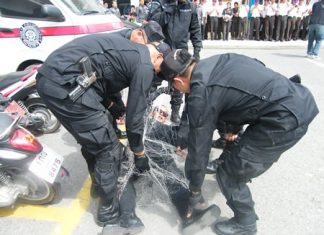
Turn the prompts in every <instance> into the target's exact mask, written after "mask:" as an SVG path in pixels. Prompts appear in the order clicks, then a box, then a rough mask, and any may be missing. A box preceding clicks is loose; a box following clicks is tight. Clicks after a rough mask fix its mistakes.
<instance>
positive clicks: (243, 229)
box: [215, 218, 257, 235]
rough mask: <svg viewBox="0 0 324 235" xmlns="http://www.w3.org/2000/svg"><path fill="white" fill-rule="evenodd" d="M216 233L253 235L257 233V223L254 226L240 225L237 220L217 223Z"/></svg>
mask: <svg viewBox="0 0 324 235" xmlns="http://www.w3.org/2000/svg"><path fill="white" fill-rule="evenodd" d="M215 232H216V234H218V235H253V234H256V232H257V226H256V222H254V223H252V224H246V225H245V224H244V225H243V224H239V223H238V222H237V221H236V220H235V218H231V219H229V220H225V221H221V222H217V223H216V224H215Z"/></svg>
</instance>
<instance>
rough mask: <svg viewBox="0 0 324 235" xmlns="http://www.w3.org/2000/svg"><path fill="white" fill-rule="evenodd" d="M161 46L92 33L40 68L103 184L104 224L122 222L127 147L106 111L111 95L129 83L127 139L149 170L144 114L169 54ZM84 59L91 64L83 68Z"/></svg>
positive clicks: (46, 90) (48, 99)
mask: <svg viewBox="0 0 324 235" xmlns="http://www.w3.org/2000/svg"><path fill="white" fill-rule="evenodd" d="M158 46H159V43H156V44H153V43H152V44H147V45H141V44H137V43H132V42H130V41H129V40H127V39H125V38H123V37H121V36H120V35H116V34H94V35H89V36H84V37H80V38H77V39H74V40H73V41H71V42H69V43H67V44H65V45H64V46H62V47H60V48H58V49H57V50H55V51H54V52H53V53H52V54H50V55H49V57H48V58H47V59H46V61H45V62H44V64H43V65H42V67H41V68H40V69H39V70H38V74H37V77H36V80H37V90H38V93H39V95H40V96H41V97H42V99H43V100H44V102H45V103H46V105H47V106H48V108H49V109H50V110H51V111H52V112H53V113H54V115H55V116H56V117H57V119H58V120H59V121H60V122H61V123H62V125H63V126H64V127H65V128H66V129H67V131H69V132H70V133H71V134H72V136H73V137H74V138H75V139H76V140H77V142H78V143H79V144H80V145H81V152H82V155H83V156H84V158H85V159H86V161H87V163H88V169H89V172H90V175H92V176H93V177H92V178H93V180H94V181H95V183H96V184H97V185H98V186H99V196H100V203H99V207H98V213H97V218H96V222H97V223H98V225H100V226H105V225H111V224H118V223H119V215H120V212H119V203H118V199H117V198H116V185H117V176H118V169H119V162H120V157H121V153H122V149H123V147H122V145H121V144H120V143H119V141H118V139H117V136H116V133H115V131H114V129H113V127H112V124H111V123H110V121H109V119H108V115H106V112H107V111H106V108H107V99H108V96H109V95H111V94H114V93H117V92H119V91H121V90H122V89H124V88H126V87H129V94H128V103H127V108H126V131H127V137H128V140H129V143H130V148H131V150H132V151H133V152H134V155H135V159H134V160H135V165H136V167H137V168H138V169H139V170H141V171H147V170H149V164H148V159H147V158H146V157H145V152H144V145H143V129H144V120H143V116H144V113H145V109H146V105H147V104H146V96H147V94H148V92H149V89H150V86H151V84H152V80H153V77H154V74H155V73H159V72H160V64H161V63H162V61H163V57H164V56H165V55H166V54H163V52H161V51H159V50H158ZM168 50H169V48H168ZM168 52H169V51H168ZM82 61H86V62H87V63H85V64H84V66H83V67H82V66H81V65H82V64H81V62H82ZM88 78H91V80H89V79H88ZM80 90H81V92H80V93H79V91H80ZM91 158H95V160H94V161H93V159H91ZM89 159H91V160H90V161H89ZM130 219H135V220H137V221H139V219H138V218H136V217H135V218H134V217H133V218H130ZM139 222H140V221H139ZM140 223H141V222H140Z"/></svg>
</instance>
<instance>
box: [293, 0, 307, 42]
mask: <svg viewBox="0 0 324 235" xmlns="http://www.w3.org/2000/svg"><path fill="white" fill-rule="evenodd" d="M304 9H305V4H304V0H299V2H298V6H297V12H296V23H295V30H294V32H293V34H292V39H293V40H294V41H296V40H297V39H298V38H299V33H300V26H301V22H302V19H303V11H304Z"/></svg>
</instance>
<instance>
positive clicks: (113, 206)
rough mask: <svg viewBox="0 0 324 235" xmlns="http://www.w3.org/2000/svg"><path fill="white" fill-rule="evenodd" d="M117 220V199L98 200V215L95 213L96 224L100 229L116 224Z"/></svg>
mask: <svg viewBox="0 0 324 235" xmlns="http://www.w3.org/2000/svg"><path fill="white" fill-rule="evenodd" d="M118 218H119V207H118V202H117V199H114V198H112V199H103V198H101V199H100V202H99V207H98V213H97V224H98V225H99V226H100V227H104V226H106V225H115V224H118Z"/></svg>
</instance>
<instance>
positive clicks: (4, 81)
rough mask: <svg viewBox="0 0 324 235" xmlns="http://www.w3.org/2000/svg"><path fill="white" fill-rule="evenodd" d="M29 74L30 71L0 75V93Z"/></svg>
mask: <svg viewBox="0 0 324 235" xmlns="http://www.w3.org/2000/svg"><path fill="white" fill-rule="evenodd" d="M29 73H30V70H24V71H18V72H12V73H8V74H5V75H0V91H1V90H3V89H5V88H7V87H9V86H10V85H12V84H14V83H16V82H18V81H19V80H20V79H21V78H22V77H24V76H26V75H27V74H29Z"/></svg>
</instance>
